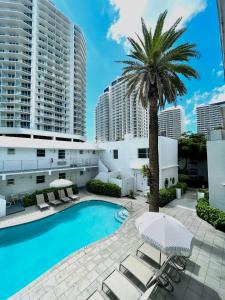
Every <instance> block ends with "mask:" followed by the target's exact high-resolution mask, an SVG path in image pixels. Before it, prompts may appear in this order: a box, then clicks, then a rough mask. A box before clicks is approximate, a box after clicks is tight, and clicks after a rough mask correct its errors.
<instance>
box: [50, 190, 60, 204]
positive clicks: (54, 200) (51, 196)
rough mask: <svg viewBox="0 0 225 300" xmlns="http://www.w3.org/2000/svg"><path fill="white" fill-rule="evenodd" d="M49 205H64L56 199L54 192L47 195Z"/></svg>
mask: <svg viewBox="0 0 225 300" xmlns="http://www.w3.org/2000/svg"><path fill="white" fill-rule="evenodd" d="M47 196H48V201H49V203H51V204H53V205H59V204H62V202H61V201H60V200H58V199H55V194H54V193H53V192H50V193H47Z"/></svg>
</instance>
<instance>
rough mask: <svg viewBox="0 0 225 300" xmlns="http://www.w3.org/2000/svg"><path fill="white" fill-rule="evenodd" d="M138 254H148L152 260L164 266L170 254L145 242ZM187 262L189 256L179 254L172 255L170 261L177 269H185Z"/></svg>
mask: <svg viewBox="0 0 225 300" xmlns="http://www.w3.org/2000/svg"><path fill="white" fill-rule="evenodd" d="M136 254H137V256H139V255H140V254H142V255H144V256H147V257H148V258H150V259H151V260H152V261H154V262H155V263H157V264H159V265H160V266H162V265H163V264H164V263H165V262H166V261H167V260H168V256H167V255H166V254H165V253H163V252H161V251H160V250H158V249H156V248H155V247H153V246H151V245H150V244H149V243H143V244H142V245H141V246H140V247H139V248H138V249H137V252H136ZM186 262H187V257H183V256H177V255H175V256H171V257H170V263H171V264H172V265H173V267H175V268H176V269H177V270H182V271H183V270H184V269H185V265H186Z"/></svg>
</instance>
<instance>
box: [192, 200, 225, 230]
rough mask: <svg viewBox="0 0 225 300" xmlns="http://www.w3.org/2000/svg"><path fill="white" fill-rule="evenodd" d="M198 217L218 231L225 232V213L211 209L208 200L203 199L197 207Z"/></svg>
mask: <svg viewBox="0 0 225 300" xmlns="http://www.w3.org/2000/svg"><path fill="white" fill-rule="evenodd" d="M196 212H197V215H198V216H199V217H200V218H201V219H203V220H205V221H206V222H208V223H209V224H211V225H213V226H214V227H215V228H216V229H219V230H222V231H225V212H223V211H222V210H220V209H218V208H215V207H211V206H210V205H209V200H208V199H207V198H201V199H199V200H198V202H197V205H196Z"/></svg>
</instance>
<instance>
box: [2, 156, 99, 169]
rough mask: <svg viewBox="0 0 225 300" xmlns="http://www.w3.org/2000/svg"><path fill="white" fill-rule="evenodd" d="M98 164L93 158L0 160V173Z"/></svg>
mask: <svg viewBox="0 0 225 300" xmlns="http://www.w3.org/2000/svg"><path fill="white" fill-rule="evenodd" d="M97 164H98V160H97V159H95V158H88V159H79V160H77V159H53V160H52V159H51V158H50V159H36V160H0V171H5V172H9V171H25V170H41V169H50V170H51V169H57V168H63V167H65V168H68V167H71V168H74V167H88V166H94V165H97Z"/></svg>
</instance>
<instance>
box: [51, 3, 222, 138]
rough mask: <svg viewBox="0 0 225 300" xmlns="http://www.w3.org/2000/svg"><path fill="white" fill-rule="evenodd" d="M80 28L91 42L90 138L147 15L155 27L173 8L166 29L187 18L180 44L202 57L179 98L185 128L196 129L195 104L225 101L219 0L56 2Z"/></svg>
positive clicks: (192, 61)
mask: <svg viewBox="0 0 225 300" xmlns="http://www.w3.org/2000/svg"><path fill="white" fill-rule="evenodd" d="M53 2H54V3H55V5H56V7H57V8H58V9H60V11H62V12H63V13H64V14H65V15H66V16H67V17H68V18H69V19H70V20H71V21H72V22H74V23H76V24H77V25H78V26H80V27H81V29H82V30H83V33H84V35H85V38H86V43H87V114H86V127H87V129H86V131H87V139H88V140H93V139H94V111H95V107H96V103H97V101H98V97H99V96H100V95H101V93H102V92H103V90H104V88H105V87H107V86H108V85H109V84H110V83H111V82H112V81H113V80H114V79H115V78H117V77H118V76H120V75H121V72H122V65H121V64H118V63H116V61H118V60H124V59H126V55H127V53H128V51H129V45H128V42H127V37H128V36H133V34H134V33H135V32H137V33H140V32H141V29H140V19H141V17H143V18H144V19H145V21H146V23H147V24H148V26H151V27H152V28H153V29H154V25H155V22H156V20H157V18H158V15H159V14H160V13H161V12H162V11H164V10H165V9H168V18H167V22H166V24H165V28H168V26H170V25H171V24H172V23H173V22H174V21H175V20H176V19H177V18H178V17H180V16H182V17H183V19H182V22H181V25H180V26H182V27H184V26H185V27H186V28H187V31H186V32H185V34H184V35H183V37H182V38H181V39H180V42H190V43H194V44H196V45H197V49H198V51H199V52H200V58H199V59H193V60H191V61H190V64H191V66H192V67H194V68H196V69H197V71H198V72H199V74H200V79H199V80H194V79H193V80H185V79H184V82H185V85H186V87H187V90H188V92H187V94H186V95H185V96H184V97H182V98H178V99H177V104H178V105H181V106H183V108H184V110H185V130H186V131H193V132H196V106H197V105H201V104H207V103H212V102H219V101H223V100H225V83H224V76H223V66H222V54H221V46H220V34H219V21H218V13H217V5H216V2H217V1H216V0H83V1H81V0H53Z"/></svg>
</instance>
